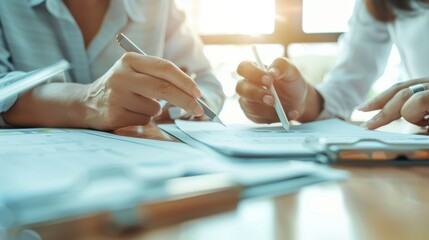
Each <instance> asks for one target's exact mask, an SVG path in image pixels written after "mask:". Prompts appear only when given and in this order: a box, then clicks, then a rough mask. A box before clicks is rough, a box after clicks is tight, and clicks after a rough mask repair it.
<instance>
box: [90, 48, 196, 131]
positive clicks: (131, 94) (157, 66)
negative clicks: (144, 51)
mask: <svg viewBox="0 0 429 240" xmlns="http://www.w3.org/2000/svg"><path fill="white" fill-rule="evenodd" d="M198 97H201V92H200V90H199V89H198V87H197V85H196V83H195V82H194V81H193V80H192V79H191V78H190V77H189V76H188V75H186V74H185V73H184V72H182V71H181V70H180V69H179V68H178V67H177V66H176V65H174V64H173V63H171V62H169V61H167V60H164V59H161V58H157V57H153V56H144V55H141V54H137V53H125V54H124V55H123V56H122V58H121V59H119V60H118V61H117V62H116V63H115V65H114V66H113V67H112V68H111V69H110V70H109V71H108V72H106V74H104V75H103V76H102V77H100V78H99V79H98V80H97V81H95V82H94V83H92V84H90V85H88V87H87V93H86V94H85V97H84V98H83V99H82V103H83V105H84V106H85V107H84V109H85V114H84V116H85V119H84V121H86V123H87V124H88V125H89V127H91V128H95V129H100V130H113V129H117V128H120V127H124V126H130V125H145V124H147V123H149V121H150V119H151V118H152V117H153V116H157V115H160V114H161V107H160V104H159V102H158V101H157V100H156V99H164V100H167V101H168V102H169V103H171V104H173V105H175V106H178V107H181V108H183V109H184V110H186V111H187V112H189V113H190V114H192V115H195V116H201V115H203V114H204V110H203V108H202V107H201V106H200V105H199V104H198V102H197V101H196V98H198Z"/></svg>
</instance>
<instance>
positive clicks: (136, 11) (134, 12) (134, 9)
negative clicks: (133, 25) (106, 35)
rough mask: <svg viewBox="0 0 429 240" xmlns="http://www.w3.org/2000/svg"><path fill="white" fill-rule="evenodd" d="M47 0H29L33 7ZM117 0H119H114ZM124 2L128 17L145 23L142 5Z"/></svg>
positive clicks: (134, 2) (129, 1)
mask: <svg viewBox="0 0 429 240" xmlns="http://www.w3.org/2000/svg"><path fill="white" fill-rule="evenodd" d="M45 1H46V0H28V2H29V3H30V5H31V6H32V7H35V6H37V5H39V4H41V3H43V2H45ZM114 1H117V0H114ZM122 3H123V4H124V8H125V11H126V12H127V15H128V17H129V18H130V19H131V20H132V21H133V22H137V23H143V22H145V21H146V18H145V16H144V15H143V12H142V9H141V6H140V5H139V4H138V3H137V1H136V0H122Z"/></svg>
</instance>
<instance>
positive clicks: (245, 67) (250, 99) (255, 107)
mask: <svg viewBox="0 0 429 240" xmlns="http://www.w3.org/2000/svg"><path fill="white" fill-rule="evenodd" d="M254 53H255V55H256V56H257V54H256V51H255V50H254ZM256 59H257V62H258V63H257V64H256V65H255V63H253V62H249V61H245V62H242V63H240V65H239V66H238V69H237V72H238V74H240V75H241V76H242V77H244V79H242V80H240V81H239V82H238V84H237V87H236V91H237V93H238V95H239V96H240V99H239V102H240V106H241V108H242V109H243V111H244V113H245V114H246V116H247V117H248V118H249V119H250V120H252V121H254V122H257V123H274V122H279V121H281V122H282V124H283V126H284V128H285V129H287V119H289V120H296V121H300V122H308V121H313V120H315V119H316V118H317V117H318V116H319V114H320V113H321V111H322V109H323V103H324V102H323V98H322V97H321V95H320V94H319V92H318V91H317V90H316V89H315V88H314V87H313V86H312V85H310V84H309V83H308V82H307V81H306V80H305V79H304V78H303V77H302V75H301V73H300V72H299V70H298V69H297V68H296V67H295V66H294V65H293V64H292V63H290V62H289V61H288V60H287V59H286V58H277V59H276V60H274V62H273V63H272V64H271V65H270V66H269V67H268V69H267V70H265V66H263V64H262V63H261V62H260V60H258V57H256ZM273 90H274V91H273ZM276 95H277V96H276ZM283 111H284V113H286V114H285V115H286V116H287V118H286V117H285V115H284V113H283ZM282 117H284V118H283V119H282Z"/></svg>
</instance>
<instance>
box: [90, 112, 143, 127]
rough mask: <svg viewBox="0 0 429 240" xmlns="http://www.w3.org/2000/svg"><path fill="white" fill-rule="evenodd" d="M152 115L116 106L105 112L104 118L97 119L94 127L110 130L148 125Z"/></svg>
mask: <svg viewBox="0 0 429 240" xmlns="http://www.w3.org/2000/svg"><path fill="white" fill-rule="evenodd" d="M150 119H151V117H150V116H147V115H144V114H140V113H135V112H132V111H129V110H127V109H125V108H122V107H115V108H111V109H109V111H107V112H104V113H103V118H102V119H99V120H98V121H96V123H94V124H95V126H92V128H94V129H98V130H103V131H106V130H107V131H110V130H115V129H118V128H121V127H127V126H135V125H146V124H148V123H149V122H150Z"/></svg>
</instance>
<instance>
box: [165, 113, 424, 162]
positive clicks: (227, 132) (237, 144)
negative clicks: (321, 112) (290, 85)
mask: <svg viewBox="0 0 429 240" xmlns="http://www.w3.org/2000/svg"><path fill="white" fill-rule="evenodd" d="M176 125H177V127H178V128H179V129H180V130H182V131H183V132H184V133H186V134H187V135H188V136H190V137H191V138H192V139H193V140H197V141H198V142H201V143H204V144H206V145H207V146H210V147H212V148H213V149H215V150H217V151H219V152H221V153H223V154H226V155H229V156H235V157H310V156H314V155H315V154H316V152H315V150H313V149H311V148H309V147H307V146H306V144H304V143H305V141H306V140H308V139H311V138H324V139H325V140H327V141H329V142H354V141H357V140H359V139H378V140H382V141H384V142H386V143H401V144H402V143H404V144H405V143H407V144H414V143H419V144H421V143H428V144H429V137H427V136H418V135H406V134H396V133H387V132H379V131H371V130H365V129H363V128H361V127H358V126H354V125H351V124H348V123H346V122H344V121H341V120H338V119H330V120H323V121H317V122H312V123H306V124H302V125H295V126H292V127H291V130H290V131H289V132H288V131H285V130H284V129H283V128H282V127H281V126H278V127H276V126H269V125H264V126H261V127H255V126H254V125H253V126H250V127H249V126H244V125H232V126H228V127H225V126H223V125H221V124H218V123H214V122H191V121H183V120H176ZM166 130H167V131H168V129H166ZM181 140H184V141H185V142H186V141H187V139H181ZM188 140H189V139H188Z"/></svg>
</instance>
